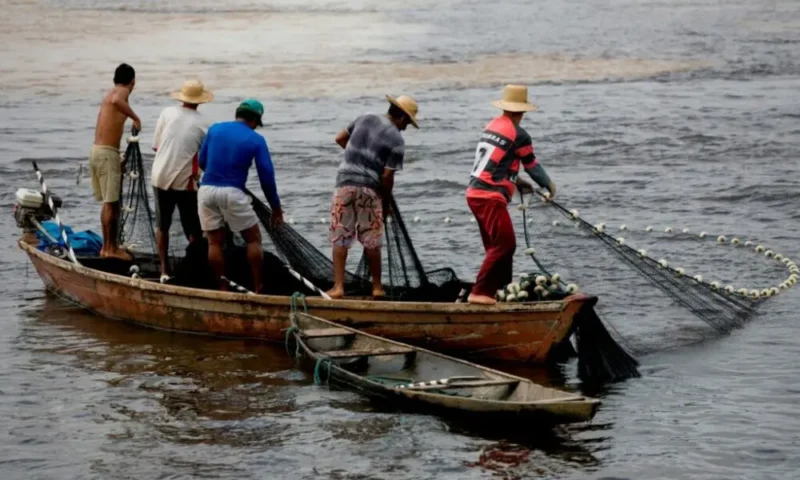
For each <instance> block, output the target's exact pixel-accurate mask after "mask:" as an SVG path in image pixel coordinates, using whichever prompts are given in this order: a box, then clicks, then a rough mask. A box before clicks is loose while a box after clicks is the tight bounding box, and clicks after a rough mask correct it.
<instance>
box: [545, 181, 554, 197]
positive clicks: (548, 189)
mask: <svg viewBox="0 0 800 480" xmlns="http://www.w3.org/2000/svg"><path fill="white" fill-rule="evenodd" d="M547 191H548V192H549V193H550V195H548V196H547V201H548V202H549V201H551V200H553V199H554V198H555V197H556V184H555V182H552V181H551V182H550V185H548V186H547Z"/></svg>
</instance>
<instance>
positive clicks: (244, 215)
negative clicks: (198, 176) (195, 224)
mask: <svg viewBox="0 0 800 480" xmlns="http://www.w3.org/2000/svg"><path fill="white" fill-rule="evenodd" d="M250 203H251V200H250V197H248V196H247V194H246V193H244V192H243V191H241V190H239V189H238V188H236V187H213V186H210V185H203V186H201V187H200V189H199V190H198V191H197V205H198V213H199V215H200V227H201V228H202V229H203V231H204V232H211V231H213V230H218V229H220V228H222V227H224V226H225V224H226V223H227V224H228V228H230V229H231V231H232V232H235V233H239V232H243V231H245V230H247V229H248V228H250V227H252V226H253V225H256V224H258V217H257V216H256V212H255V211H254V210H253V206H252V205H251V204H250Z"/></svg>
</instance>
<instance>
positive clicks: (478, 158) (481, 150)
mask: <svg viewBox="0 0 800 480" xmlns="http://www.w3.org/2000/svg"><path fill="white" fill-rule="evenodd" d="M495 148H497V147H495V146H494V145H492V144H491V143H488V142H478V148H476V149H475V163H474V164H473V165H472V176H473V177H478V176H480V174H481V172H483V170H484V169H485V168H486V164H487V163H489V160H491V158H492V154H493V153H494V149H495Z"/></svg>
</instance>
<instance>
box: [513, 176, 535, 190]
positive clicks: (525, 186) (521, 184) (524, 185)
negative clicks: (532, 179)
mask: <svg viewBox="0 0 800 480" xmlns="http://www.w3.org/2000/svg"><path fill="white" fill-rule="evenodd" d="M517 188H518V189H519V191H520V193H533V185H531V184H530V183H529V182H527V181H525V180H523V179H521V178H518V179H517Z"/></svg>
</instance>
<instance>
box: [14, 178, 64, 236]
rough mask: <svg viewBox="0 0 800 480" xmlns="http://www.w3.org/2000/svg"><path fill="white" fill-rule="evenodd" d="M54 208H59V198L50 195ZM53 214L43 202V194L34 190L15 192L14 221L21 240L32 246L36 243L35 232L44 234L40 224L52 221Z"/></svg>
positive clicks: (22, 189)
mask: <svg viewBox="0 0 800 480" xmlns="http://www.w3.org/2000/svg"><path fill="white" fill-rule="evenodd" d="M50 198H52V199H53V204H54V205H55V207H56V208H57V209H58V208H61V198H59V197H58V196H56V195H52V194H51V195H50ZM53 216H54V213H53V211H52V210H50V206H49V205H48V204H47V203H46V202H45V201H44V194H43V193H42V192H37V191H36V190H29V189H27V188H20V189H19V190H17V195H16V202H14V220H16V221H17V227H19V228H21V229H22V232H23V239H24V240H25V241H26V242H28V243H32V244H36V243H38V239H37V238H36V233H35V232H36V231H37V230H38V231H40V232H42V233H43V234H46V230H45V229H44V227H42V222H45V221H47V220H50V219H52V218H53Z"/></svg>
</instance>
